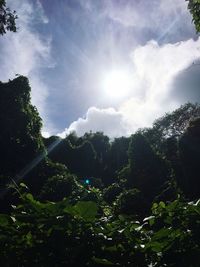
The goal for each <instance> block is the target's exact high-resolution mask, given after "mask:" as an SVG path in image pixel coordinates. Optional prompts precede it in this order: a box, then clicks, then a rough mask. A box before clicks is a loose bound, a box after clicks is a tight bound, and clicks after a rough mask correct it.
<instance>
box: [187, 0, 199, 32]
mask: <svg viewBox="0 0 200 267" xmlns="http://www.w3.org/2000/svg"><path fill="white" fill-rule="evenodd" d="M186 1H188V2H189V3H188V9H189V11H190V13H191V14H192V18H193V19H192V21H193V22H194V25H195V28H196V31H197V32H200V0H186Z"/></svg>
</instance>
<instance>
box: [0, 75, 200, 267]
mask: <svg viewBox="0 0 200 267" xmlns="http://www.w3.org/2000/svg"><path fill="white" fill-rule="evenodd" d="M0 90H1V93H2V96H3V97H2V98H1V100H0V101H1V103H0V104H1V105H0V109H1V112H0V114H1V123H2V125H3V127H2V130H1V132H0V145H1V148H2V149H3V153H1V158H0V161H1V188H2V190H1V207H0V208H1V214H0V247H1V250H0V264H1V266H30V263H31V265H32V266H66V265H67V266H105V265H110V266H133V265H134V266H138V267H140V266H141V267H144V266H159V267H162V266H163V267H164V266H169V267H171V266H176V267H177V266H183V267H184V266H185V267H186V266H187V267H188V266H191V267H197V266H199V262H200V258H199V255H200V246H199V244H200V231H199V229H200V228H199V226H200V225H199V222H200V202H199V201H198V199H199V198H200V189H199V188H200V184H199V179H198V175H197V174H198V173H199V166H200V164H199V163H200V162H199V158H200V155H199V151H200V148H199V144H200V139H199V138H200V137H199V136H200V130H199V129H200V124H199V122H200V119H199V114H200V106H199V105H198V104H190V103H187V104H185V105H183V106H181V107H180V108H179V109H177V110H176V111H174V112H172V113H170V114H166V115H165V116H164V117H163V118H161V119H158V120H157V121H156V122H155V123H154V124H153V127H152V128H148V129H140V130H139V131H138V132H136V133H135V134H133V135H132V136H130V137H126V138H125V137H121V138H116V139H114V140H110V139H109V137H107V136H105V135H104V134H103V133H100V132H97V133H92V132H90V133H86V134H85V135H84V136H82V137H78V136H77V135H76V134H75V133H71V134H69V135H67V136H66V137H65V138H64V139H61V138H59V137H56V136H52V137H49V138H42V136H41V132H40V131H41V125H42V124H41V119H40V117H39V114H38V112H37V110H36V108H35V107H33V106H32V105H31V103H30V86H29V83H28V80H27V78H25V77H22V76H19V77H17V78H16V79H14V80H13V81H9V82H8V83H0ZM8 107H10V108H9V109H8ZM11 181H12V182H11ZM19 181H21V182H22V183H21V184H20V185H17V183H18V182H19ZM7 184H9V188H6V187H7Z"/></svg>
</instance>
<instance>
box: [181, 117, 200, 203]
mask: <svg viewBox="0 0 200 267" xmlns="http://www.w3.org/2000/svg"><path fill="white" fill-rule="evenodd" d="M179 150H180V159H181V163H182V168H183V171H184V176H183V177H182V181H180V182H181V183H180V186H181V188H182V189H183V191H184V193H185V194H186V195H187V196H188V197H191V198H198V197H200V118H197V119H195V120H193V121H191V122H190V124H189V127H188V128H187V130H186V131H185V133H184V134H183V136H182V137H181V138H180V141H179Z"/></svg>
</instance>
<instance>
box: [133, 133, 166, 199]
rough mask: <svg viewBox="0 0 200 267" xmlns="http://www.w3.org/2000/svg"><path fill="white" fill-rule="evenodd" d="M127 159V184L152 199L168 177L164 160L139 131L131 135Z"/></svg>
mask: <svg viewBox="0 0 200 267" xmlns="http://www.w3.org/2000/svg"><path fill="white" fill-rule="evenodd" d="M129 161H130V177H129V181H128V182H129V184H130V185H131V186H133V187H136V188H138V189H139V190H140V191H141V192H142V193H144V195H145V196H146V197H147V198H149V200H152V199H153V198H154V197H155V196H156V195H157V194H158V193H159V192H160V188H161V186H162V185H163V183H164V182H165V181H166V180H167V179H168V175H169V173H168V169H167V165H166V163H165V161H164V160H163V159H162V158H161V157H160V156H159V155H157V154H156V153H155V152H154V151H153V149H152V148H151V146H150V144H149V143H148V141H147V140H146V138H145V137H144V136H143V135H142V134H140V133H137V134H134V135H133V136H132V139H131V142H130V146H129Z"/></svg>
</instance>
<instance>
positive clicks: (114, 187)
mask: <svg viewBox="0 0 200 267" xmlns="http://www.w3.org/2000/svg"><path fill="white" fill-rule="evenodd" d="M122 191H123V188H122V187H120V185H119V184H117V183H114V184H111V185H109V186H108V187H107V188H105V189H104V191H103V198H104V200H105V201H106V202H107V203H110V204H111V203H112V202H113V201H114V200H115V199H116V197H117V196H118V195H119V194H120V193H121V192H122Z"/></svg>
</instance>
